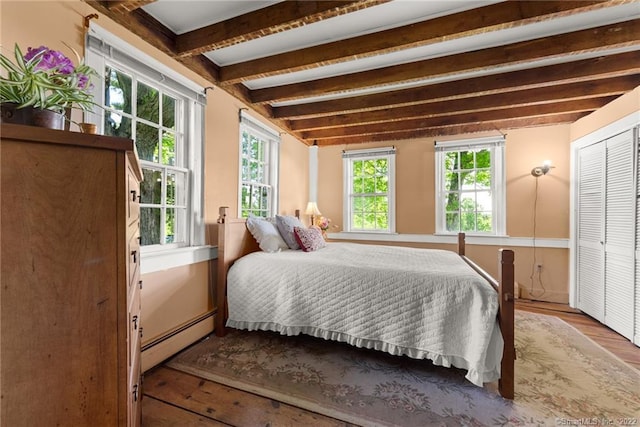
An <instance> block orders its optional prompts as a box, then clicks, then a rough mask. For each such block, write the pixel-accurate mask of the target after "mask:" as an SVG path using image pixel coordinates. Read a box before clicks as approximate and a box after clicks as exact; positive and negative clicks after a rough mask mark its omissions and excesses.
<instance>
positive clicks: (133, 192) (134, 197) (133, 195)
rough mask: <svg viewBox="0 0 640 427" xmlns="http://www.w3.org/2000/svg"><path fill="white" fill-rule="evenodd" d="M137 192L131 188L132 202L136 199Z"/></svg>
mask: <svg viewBox="0 0 640 427" xmlns="http://www.w3.org/2000/svg"><path fill="white" fill-rule="evenodd" d="M137 194H138V192H137V191H136V190H131V201H132V202H135V201H136V196H137Z"/></svg>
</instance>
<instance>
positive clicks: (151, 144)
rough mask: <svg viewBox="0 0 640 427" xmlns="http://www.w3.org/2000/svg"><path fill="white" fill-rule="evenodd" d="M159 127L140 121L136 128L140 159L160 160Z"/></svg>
mask: <svg viewBox="0 0 640 427" xmlns="http://www.w3.org/2000/svg"><path fill="white" fill-rule="evenodd" d="M158 132H159V129H158V128H157V127H153V126H149V125H145V124H144V123H138V127H137V129H136V148H137V149H138V156H139V157H140V160H148V161H150V162H154V163H158V162H159V160H160V159H159V154H160V153H159V150H160V144H159V137H160V135H159V133H158Z"/></svg>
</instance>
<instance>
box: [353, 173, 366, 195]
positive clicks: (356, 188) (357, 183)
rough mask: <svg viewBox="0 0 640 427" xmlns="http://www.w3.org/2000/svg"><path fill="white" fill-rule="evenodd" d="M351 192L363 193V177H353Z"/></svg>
mask: <svg viewBox="0 0 640 427" xmlns="http://www.w3.org/2000/svg"><path fill="white" fill-rule="evenodd" d="M353 192H354V193H364V178H362V177H359V178H354V179H353Z"/></svg>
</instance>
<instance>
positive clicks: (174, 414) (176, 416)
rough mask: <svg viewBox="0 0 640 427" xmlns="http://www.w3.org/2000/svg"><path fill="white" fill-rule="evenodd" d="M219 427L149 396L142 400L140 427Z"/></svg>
mask: <svg viewBox="0 0 640 427" xmlns="http://www.w3.org/2000/svg"><path fill="white" fill-rule="evenodd" d="M169 426H176V427H177V426H190V427H221V426H225V427H226V426H228V424H224V423H220V422H218V421H216V420H212V419H211V418H208V417H202V416H200V415H198V414H194V413H193V412H189V411H185V410H184V409H182V408H180V407H176V406H174V405H171V404H167V403H164V402H161V401H159V400H156V399H154V398H153V397H150V396H145V397H144V398H143V399H142V427H169Z"/></svg>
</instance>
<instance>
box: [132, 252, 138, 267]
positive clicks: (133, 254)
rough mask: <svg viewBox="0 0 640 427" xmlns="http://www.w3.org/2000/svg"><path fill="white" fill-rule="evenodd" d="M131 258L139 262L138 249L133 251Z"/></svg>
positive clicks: (134, 261)
mask: <svg viewBox="0 0 640 427" xmlns="http://www.w3.org/2000/svg"><path fill="white" fill-rule="evenodd" d="M131 259H132V260H133V263H134V264H135V263H137V262H138V251H131Z"/></svg>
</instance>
